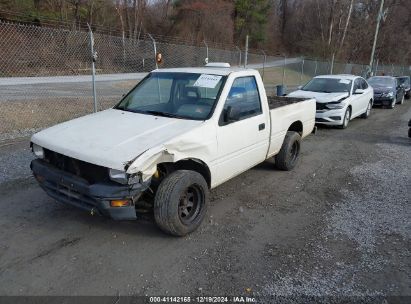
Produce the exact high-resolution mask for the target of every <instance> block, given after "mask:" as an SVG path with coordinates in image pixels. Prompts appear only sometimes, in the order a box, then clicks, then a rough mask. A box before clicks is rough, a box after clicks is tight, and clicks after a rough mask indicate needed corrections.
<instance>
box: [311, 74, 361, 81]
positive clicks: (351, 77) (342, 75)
mask: <svg viewBox="0 0 411 304" xmlns="http://www.w3.org/2000/svg"><path fill="white" fill-rule="evenodd" d="M358 77H359V76H356V75H351V74H333V75H319V76H315V77H314V78H336V79H340V78H344V79H350V80H354V79H355V78H358Z"/></svg>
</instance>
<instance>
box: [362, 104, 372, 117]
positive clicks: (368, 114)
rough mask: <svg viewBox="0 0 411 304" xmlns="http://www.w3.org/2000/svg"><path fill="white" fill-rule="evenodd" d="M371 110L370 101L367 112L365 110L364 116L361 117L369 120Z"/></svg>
mask: <svg viewBox="0 0 411 304" xmlns="http://www.w3.org/2000/svg"><path fill="white" fill-rule="evenodd" d="M371 108H372V101H371V100H370V102H369V103H368V106H367V110H365V112H364V114H362V115H361V117H362V118H365V119H367V118H368V117H369V116H370V114H371Z"/></svg>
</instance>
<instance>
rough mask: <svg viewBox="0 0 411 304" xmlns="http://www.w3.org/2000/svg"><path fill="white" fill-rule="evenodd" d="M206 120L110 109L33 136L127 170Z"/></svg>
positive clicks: (86, 158) (83, 157)
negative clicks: (147, 154)
mask: <svg viewBox="0 0 411 304" xmlns="http://www.w3.org/2000/svg"><path fill="white" fill-rule="evenodd" d="M202 123H203V121H198V120H186V119H177V118H168V117H159V116H153V115H145V114H139V113H132V112H125V111H121V110H115V109H109V110H105V111H102V112H98V113H95V114H91V115H87V116H84V117H80V118H77V119H74V120H70V121H68V122H64V123H61V124H58V125H56V126H54V127H51V128H48V129H45V130H43V131H40V132H38V133H36V134H34V135H33V137H32V139H31V140H32V142H33V143H36V144H38V145H40V146H42V147H44V148H46V149H49V150H52V151H55V152H57V153H60V154H63V155H66V156H69V157H72V158H75V159H79V160H82V161H85V162H88V163H92V164H95V165H99V166H103V167H107V168H112V169H118V170H124V166H125V165H126V164H127V163H129V162H130V161H132V160H133V159H135V158H136V157H137V156H139V155H140V154H142V153H143V152H144V151H146V150H148V149H150V148H153V147H155V146H158V145H161V144H162V143H165V142H167V141H168V140H170V139H172V138H173V137H176V136H179V135H181V134H183V133H185V132H187V131H189V130H191V129H193V128H195V127H197V126H199V125H201V124H202Z"/></svg>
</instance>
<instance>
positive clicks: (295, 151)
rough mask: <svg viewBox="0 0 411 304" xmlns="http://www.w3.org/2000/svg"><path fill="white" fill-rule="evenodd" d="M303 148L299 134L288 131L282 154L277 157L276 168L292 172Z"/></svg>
mask: <svg viewBox="0 0 411 304" xmlns="http://www.w3.org/2000/svg"><path fill="white" fill-rule="evenodd" d="M300 148H301V136H300V134H298V133H297V132H293V131H288V132H287V134H286V135H285V138H284V142H283V145H282V146H281V150H280V152H279V153H278V154H277V155H276V156H275V166H276V167H277V168H278V169H280V170H284V171H290V170H292V169H293V168H294V167H295V165H296V164H297V161H298V156H299V155H300Z"/></svg>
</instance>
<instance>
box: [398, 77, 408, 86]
mask: <svg viewBox="0 0 411 304" xmlns="http://www.w3.org/2000/svg"><path fill="white" fill-rule="evenodd" d="M397 79H398V82H399V84H405V85H407V86H409V85H410V78H409V77H398V78H397Z"/></svg>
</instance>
